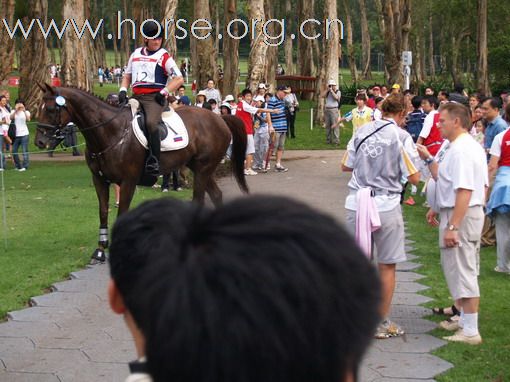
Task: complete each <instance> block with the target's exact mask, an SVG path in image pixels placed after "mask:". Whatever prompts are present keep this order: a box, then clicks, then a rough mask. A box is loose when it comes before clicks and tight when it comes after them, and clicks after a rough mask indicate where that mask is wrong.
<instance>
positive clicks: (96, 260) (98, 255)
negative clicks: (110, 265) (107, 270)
mask: <svg viewBox="0 0 510 382" xmlns="http://www.w3.org/2000/svg"><path fill="white" fill-rule="evenodd" d="M105 261H106V253H105V251H104V250H102V249H100V248H96V250H95V251H94V253H93V254H92V258H91V259H90V265H95V264H102V263H104V262H105Z"/></svg>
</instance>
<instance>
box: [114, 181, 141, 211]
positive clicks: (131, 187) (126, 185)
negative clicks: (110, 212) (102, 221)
mask: <svg viewBox="0 0 510 382" xmlns="http://www.w3.org/2000/svg"><path fill="white" fill-rule="evenodd" d="M135 190H136V182H135V181H133V182H131V181H127V180H125V181H123V182H122V184H121V185H120V200H119V212H118V214H117V216H119V215H121V214H123V213H124V212H126V211H127V210H128V209H129V206H130V205H131V201H132V200H133V195H134V193H135Z"/></svg>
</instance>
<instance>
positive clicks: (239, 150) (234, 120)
mask: <svg viewBox="0 0 510 382" xmlns="http://www.w3.org/2000/svg"><path fill="white" fill-rule="evenodd" d="M222 118H223V120H224V121H225V123H226V124H227V126H228V128H229V129H230V133H231V134H232V154H231V155H230V161H231V165H232V173H233V174H234V177H235V178H236V181H237V184H238V185H239V188H240V189H241V190H242V191H243V192H246V193H248V192H249V190H248V184H247V183H246V179H245V177H244V159H245V156H246V145H247V142H246V140H247V139H246V130H245V129H244V123H243V121H241V120H240V119H239V118H238V117H235V116H233V115H222Z"/></svg>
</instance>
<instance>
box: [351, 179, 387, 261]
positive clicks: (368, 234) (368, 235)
mask: <svg viewBox="0 0 510 382" xmlns="http://www.w3.org/2000/svg"><path fill="white" fill-rule="evenodd" d="M356 204H357V206H358V209H357V211H356V243H358V246H359V247H360V248H361V250H362V251H363V252H364V253H365V255H366V256H367V257H368V258H369V259H371V258H372V232H374V231H377V230H378V229H379V228H380V227H381V219H380V218H379V212H378V211H377V207H376V205H375V201H374V199H373V198H372V196H371V189H370V188H369V187H365V188H362V189H360V190H358V192H357V193H356Z"/></svg>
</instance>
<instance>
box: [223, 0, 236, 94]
mask: <svg viewBox="0 0 510 382" xmlns="http://www.w3.org/2000/svg"><path fill="white" fill-rule="evenodd" d="M235 18H237V1H236V0H225V31H224V33H223V35H224V36H225V38H224V39H223V65H224V67H223V88H222V90H221V91H222V94H223V95H227V94H232V95H233V96H234V97H235V96H236V94H237V93H238V91H237V80H238V79H239V40H236V39H233V38H230V37H229V36H228V34H227V29H226V27H227V25H228V23H229V22H230V21H231V20H234V19H235ZM230 32H231V33H232V35H234V36H237V34H238V27H237V23H234V24H232V26H231V31H230Z"/></svg>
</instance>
